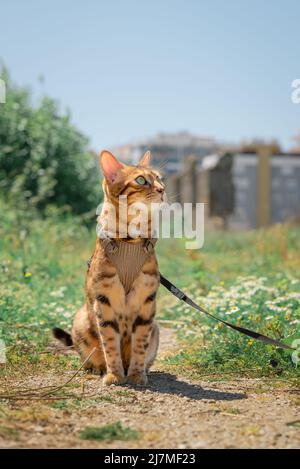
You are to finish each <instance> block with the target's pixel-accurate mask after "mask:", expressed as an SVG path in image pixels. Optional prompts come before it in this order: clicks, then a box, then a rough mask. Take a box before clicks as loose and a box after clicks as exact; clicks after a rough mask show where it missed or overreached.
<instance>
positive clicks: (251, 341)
mask: <svg viewBox="0 0 300 469" xmlns="http://www.w3.org/2000/svg"><path fill="white" fill-rule="evenodd" d="M253 342H254V339H250V340H248V347H251V345H252V344H253Z"/></svg>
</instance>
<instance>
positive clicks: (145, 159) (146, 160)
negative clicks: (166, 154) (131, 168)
mask: <svg viewBox="0 0 300 469" xmlns="http://www.w3.org/2000/svg"><path fill="white" fill-rule="evenodd" d="M150 162H151V153H150V151H149V150H148V151H146V153H145V154H144V156H143V158H141V160H140V162H139V166H144V167H145V168H147V167H148V166H150Z"/></svg>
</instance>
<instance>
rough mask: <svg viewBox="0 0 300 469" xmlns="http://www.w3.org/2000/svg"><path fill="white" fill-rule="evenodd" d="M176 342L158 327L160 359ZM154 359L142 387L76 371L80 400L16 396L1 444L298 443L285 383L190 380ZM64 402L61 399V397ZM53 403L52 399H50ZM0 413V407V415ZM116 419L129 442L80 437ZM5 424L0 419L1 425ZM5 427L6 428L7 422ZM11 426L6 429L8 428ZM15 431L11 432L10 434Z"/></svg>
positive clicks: (291, 395)
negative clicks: (133, 434) (130, 434)
mask: <svg viewBox="0 0 300 469" xmlns="http://www.w3.org/2000/svg"><path fill="white" fill-rule="evenodd" d="M174 347H176V343H175V338H174V334H173V333H172V331H171V330H170V329H163V330H162V334H161V347H160V358H162V357H163V356H164V355H165V354H166V353H168V352H169V351H170V350H172V349H173V350H174ZM164 369H165V366H164V365H162V363H161V362H160V361H158V363H157V365H156V368H155V369H154V370H153V371H152V373H151V374H150V378H149V386H148V387H147V388H136V389H133V388H132V387H128V386H121V387H111V388H105V387H103V386H102V384H101V380H100V379H99V377H97V376H93V375H87V374H85V373H83V372H80V373H79V374H78V375H77V376H76V378H74V380H73V384H74V386H76V387H75V392H76V393H77V395H78V397H81V398H83V399H82V400H81V401H80V400H78V402H77V401H76V400H75V402H74V400H73V401H72V400H70V401H66V402H67V404H66V407H65V408H64V407H63V405H65V404H62V408H59V405H60V404H59V402H61V401H53V404H51V403H50V405H49V402H46V403H44V402H42V403H41V402H40V401H30V402H29V401H25V402H19V401H17V402H16V403H15V404H14V409H13V410H12V411H11V412H12V413H11V415H10V422H9V423H8V424H7V423H6V427H5V428H6V431H4V432H3V431H2V432H1V428H3V427H1V426H0V435H2V437H1V436H0V446H1V447H73V448H74V447H75V448H79V447H91V448H92V447H97V448H102V447H105V448H138V447H139V448H237V447H243V448H295V447H299V444H300V428H299V422H300V420H299V419H300V415H299V394H297V392H296V391H295V390H292V389H290V388H289V387H288V385H284V386H283V387H282V388H276V389H275V390H274V389H273V390H268V383H267V381H264V380H260V379H252V380H249V379H240V380H235V381H234V382H220V381H218V382H211V381H210V382H205V381H192V380H189V379H186V378H183V377H176V376H175V375H173V374H172V373H170V372H168V373H167V372H164V371H163V370H164ZM70 374H71V372H65V373H64V375H63V376H62V377H58V376H57V374H54V375H51V374H50V375H47V376H45V375H34V376H31V377H27V378H26V383H27V385H28V383H30V385H32V386H37V387H38V386H41V385H45V383H47V382H49V381H50V382H51V383H52V384H53V383H60V382H61V381H62V380H63V381H64V380H66V379H67V378H68V377H69V376H70ZM63 402H64V401H63ZM55 403H56V404H55ZM0 417H1V412H0ZM116 421H121V422H122V423H123V424H124V425H125V426H127V427H131V428H133V429H136V430H138V431H139V432H140V438H139V439H138V440H133V441H114V442H111V443H108V442H100V441H86V440H81V439H80V438H79V433H80V431H82V430H83V429H84V428H85V427H86V426H102V425H104V424H107V423H111V422H116ZM0 424H1V422H0ZM2 425H3V422H2ZM7 425H8V426H7ZM9 428H11V434H10V432H9ZM14 428H15V429H16V431H17V436H16V434H15V433H14V432H13V429H14Z"/></svg>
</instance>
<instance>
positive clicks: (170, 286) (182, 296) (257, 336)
mask: <svg viewBox="0 0 300 469" xmlns="http://www.w3.org/2000/svg"><path fill="white" fill-rule="evenodd" d="M160 283H161V284H162V285H163V286H164V287H165V288H166V289H167V290H169V292H171V293H172V294H173V295H174V296H176V298H178V299H179V300H182V301H184V302H185V303H187V304H188V305H189V306H191V307H192V308H195V309H196V310H197V311H200V312H201V313H204V314H206V315H207V316H209V317H211V318H212V319H214V320H215V321H218V322H221V323H223V324H225V326H228V327H231V329H233V330H235V331H237V332H240V333H241V334H245V335H247V336H249V337H252V338H253V339H256V340H260V341H261V342H263V343H265V344H269V345H273V346H275V347H280V348H283V349H286V350H295V349H294V348H293V347H290V346H289V345H287V344H284V343H283V342H280V341H279V340H276V339H272V338H271V337H267V336H266V335H263V334H261V333H260V332H255V331H251V330H250V329H246V328H245V327H240V326H236V325H234V324H231V323H230V322H227V321H224V320H223V319H221V318H218V317H216V316H214V315H213V314H211V313H209V312H208V311H206V310H205V309H204V308H202V307H201V306H199V305H197V304H196V303H195V302H194V301H193V300H192V299H191V298H189V297H188V296H187V295H186V294H185V293H183V291H181V290H180V289H179V288H177V287H175V285H173V283H171V282H170V281H169V280H168V279H166V278H165V277H164V276H163V275H162V274H161V273H160Z"/></svg>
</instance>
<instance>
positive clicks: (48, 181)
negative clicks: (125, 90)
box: [0, 69, 101, 214]
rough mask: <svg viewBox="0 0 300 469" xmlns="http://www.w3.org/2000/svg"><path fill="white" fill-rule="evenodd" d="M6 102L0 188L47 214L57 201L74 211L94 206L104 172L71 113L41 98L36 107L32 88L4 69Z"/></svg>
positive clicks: (0, 109) (0, 107)
mask: <svg viewBox="0 0 300 469" xmlns="http://www.w3.org/2000/svg"><path fill="white" fill-rule="evenodd" d="M0 76H1V77H2V79H3V80H4V81H5V84H6V90H7V91H6V103H5V104H0V191H1V192H2V194H3V195H4V196H5V197H6V198H13V199H14V202H15V203H23V201H26V204H27V205H28V206H31V207H35V208H37V209H38V210H39V211H41V212H44V210H45V209H46V207H47V206H48V205H49V204H51V205H56V206H58V207H66V206H67V207H69V208H70V209H71V210H72V212H74V213H76V214H81V213H85V212H87V211H90V210H92V209H96V207H97V205H98V203H99V201H100V193H101V191H100V174H99V172H98V170H97V169H96V161H95V155H94V154H93V153H92V152H91V151H89V150H88V139H87V138H86V137H85V136H84V135H83V134H82V133H81V132H80V131H79V130H78V129H77V128H76V127H75V126H74V125H73V124H72V123H71V117H70V114H69V113H62V112H60V108H59V105H58V103H57V102H56V101H54V100H53V99H51V98H49V97H43V98H42V99H41V101H40V102H39V104H38V105H37V106H33V105H32V103H31V94H30V91H29V90H28V89H26V88H21V87H17V86H16V85H14V84H13V83H12V81H11V79H10V76H9V74H8V72H7V70H6V69H3V70H2V72H1V73H0Z"/></svg>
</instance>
